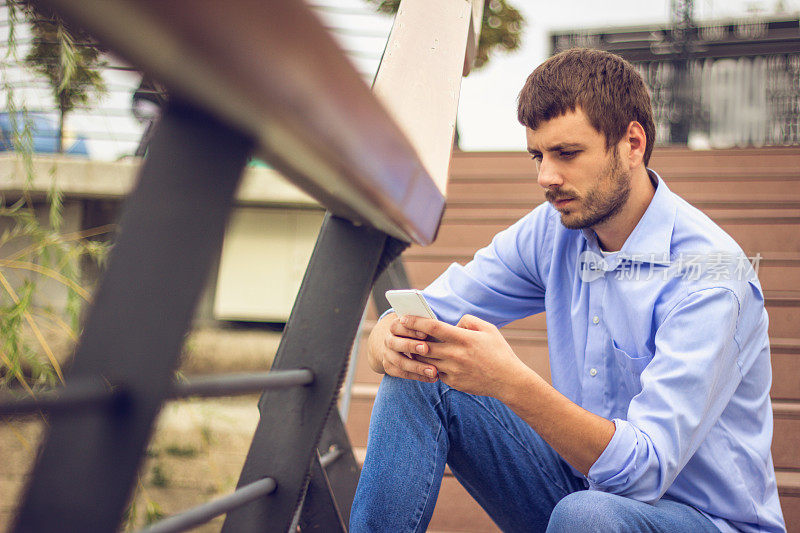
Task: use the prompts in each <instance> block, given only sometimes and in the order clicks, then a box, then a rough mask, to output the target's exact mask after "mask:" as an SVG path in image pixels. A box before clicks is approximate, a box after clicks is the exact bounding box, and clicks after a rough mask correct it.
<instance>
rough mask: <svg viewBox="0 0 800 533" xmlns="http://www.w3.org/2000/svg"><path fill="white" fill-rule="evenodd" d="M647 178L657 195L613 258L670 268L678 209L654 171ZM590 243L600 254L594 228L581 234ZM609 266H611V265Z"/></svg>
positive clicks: (664, 184)
mask: <svg viewBox="0 0 800 533" xmlns="http://www.w3.org/2000/svg"><path fill="white" fill-rule="evenodd" d="M647 175H648V176H649V177H650V180H651V181H652V182H653V184H654V185H655V186H656V192H655V194H653V198H652V199H651V200H650V205H648V206H647V210H646V211H645V212H644V215H642V218H641V219H639V222H638V223H637V224H636V227H635V228H634V229H633V231H632V232H631V234H630V235H628V238H627V239H626V240H625V244H623V245H622V249H621V250H620V251H619V253H617V254H615V256H609V257H608V258H607V260H609V259H611V257H614V259H615V260H614V263H617V262H618V261H619V260H621V259H630V260H631V261H638V262H642V263H653V264H659V265H668V264H669V263H670V259H669V254H670V244H671V241H672V231H673V229H674V228H675V213H676V211H677V205H676V203H675V198H674V195H673V193H672V191H670V190H669V188H668V187H667V184H666V183H664V180H662V179H661V176H659V175H658V174H657V173H656V172H655V171H654V170H651V169H649V168H648V169H647ZM581 233H583V236H584V237H585V238H586V240H587V241H588V242H589V246H590V248H592V249H595V251H596V252H597V253H598V254H599V253H600V246H599V245H598V243H597V234H596V233H595V232H594V230H593V229H591V228H584V229H582V230H581ZM609 266H610V265H609Z"/></svg>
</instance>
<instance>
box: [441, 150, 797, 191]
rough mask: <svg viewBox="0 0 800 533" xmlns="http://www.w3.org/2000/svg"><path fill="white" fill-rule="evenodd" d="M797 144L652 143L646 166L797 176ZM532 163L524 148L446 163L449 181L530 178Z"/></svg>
mask: <svg viewBox="0 0 800 533" xmlns="http://www.w3.org/2000/svg"><path fill="white" fill-rule="evenodd" d="M798 159H800V149H798V148H797V147H769V148H741V149H740V148H736V149H729V150H708V151H693V150H688V149H686V148H669V147H656V148H655V150H653V156H652V159H651V160H650V165H649V166H650V167H651V168H653V169H654V170H656V171H657V172H658V173H659V174H660V175H661V176H662V177H663V178H664V179H665V180H666V181H667V182H668V183H670V182H671V181H700V182H703V183H708V182H732V181H738V180H747V181H755V180H757V179H760V180H761V181H766V182H769V181H771V180H777V179H784V180H787V181H790V180H792V179H793V178H796V177H797V176H798V166H797V161H798ZM535 174H536V167H535V165H534V163H533V161H531V159H530V154H527V153H525V152H454V153H453V157H452V159H451V163H450V184H451V185H452V184H453V183H458V182H460V181H467V180H469V179H475V178H477V179H485V177H486V176H503V177H522V178H533V177H534V176H535Z"/></svg>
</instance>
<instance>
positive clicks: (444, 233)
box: [436, 218, 800, 255]
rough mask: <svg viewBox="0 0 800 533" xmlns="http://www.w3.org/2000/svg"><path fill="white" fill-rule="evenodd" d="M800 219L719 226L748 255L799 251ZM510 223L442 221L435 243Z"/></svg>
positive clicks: (475, 237)
mask: <svg viewBox="0 0 800 533" xmlns="http://www.w3.org/2000/svg"><path fill="white" fill-rule="evenodd" d="M799 224H800V221H794V220H786V219H782V218H772V219H767V218H763V219H753V220H731V221H726V222H721V223H720V224H719V225H720V227H721V228H722V229H723V230H724V231H725V232H727V233H728V234H729V235H730V236H731V237H733V239H734V240H736V242H737V243H738V244H739V246H740V247H741V248H742V249H743V250H744V251H745V252H747V253H748V254H750V253H756V252H759V253H761V254H762V255H767V254H768V253H769V252H794V253H798V252H800V239H798V238H797V235H798V233H800V225H799ZM510 225H511V222H509V223H507V224H506V223H497V222H495V221H488V222H486V223H484V222H482V221H481V220H464V221H460V222H458V223H453V222H448V221H445V222H444V224H442V226H441V228H439V234H438V236H437V237H436V245H438V246H445V247H459V246H464V244H465V243H469V245H470V246H474V247H475V249H478V248H482V247H484V246H486V245H487V244H489V243H490V242H491V240H492V237H494V236H495V235H496V234H497V233H498V232H500V231H502V230H504V229H506V228H507V227H508V226H510Z"/></svg>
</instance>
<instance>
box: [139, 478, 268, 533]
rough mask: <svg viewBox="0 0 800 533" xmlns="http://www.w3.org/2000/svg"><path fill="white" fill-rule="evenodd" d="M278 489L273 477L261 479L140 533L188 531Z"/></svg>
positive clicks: (166, 519)
mask: <svg viewBox="0 0 800 533" xmlns="http://www.w3.org/2000/svg"><path fill="white" fill-rule="evenodd" d="M277 488H278V485H277V483H276V482H275V480H274V479H272V478H271V477H268V478H264V479H260V480H258V481H254V482H253V483H250V484H249V485H245V486H244V487H242V488H240V489H237V490H235V491H234V492H232V493H231V494H228V495H227V496H223V497H221V498H217V499H216V500H211V501H210V502H208V503H204V504H202V505H198V506H197V507H194V508H192V509H189V510H188V511H184V512H183V513H181V514H178V515H175V516H171V517H169V518H165V519H164V520H162V521H161V522H158V523H157V524H155V525H153V526H152V527H149V528H147V529H144V530H141V531H140V533H178V532H180V531H186V530H189V529H192V528H194V527H197V526H199V525H202V524H205V523H206V522H208V521H209V520H212V519H213V518H216V517H217V516H220V515H222V514H225V513H227V512H229V511H232V510H233V509H236V508H238V507H241V506H243V505H246V504H248V503H250V502H252V501H254V500H257V499H259V498H262V497H264V496H268V495H269V494H272V493H273V492H275V489H277Z"/></svg>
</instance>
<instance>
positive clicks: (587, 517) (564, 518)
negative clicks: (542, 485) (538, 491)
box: [547, 490, 624, 533]
mask: <svg viewBox="0 0 800 533" xmlns="http://www.w3.org/2000/svg"><path fill="white" fill-rule="evenodd" d="M618 498H621V497H620V496H616V495H614V494H608V493H606V492H601V491H596V490H579V491H577V492H573V493H572V494H569V495H567V496H565V497H564V498H562V499H561V500H560V501H559V502H558V503H557V504H556V506H555V508H553V512H552V514H551V515H550V522H549V523H548V525H547V533H562V532H564V533H567V532H570V533H571V532H575V531H582V532H583V531H585V532H597V533H613V532H615V531H619V532H622V531H623V528H624V526H623V524H624V520H621V516H620V510H621V505H620V502H619V501H618Z"/></svg>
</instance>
